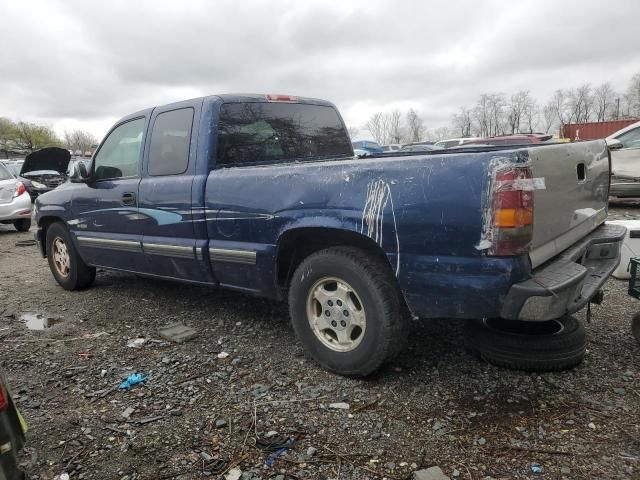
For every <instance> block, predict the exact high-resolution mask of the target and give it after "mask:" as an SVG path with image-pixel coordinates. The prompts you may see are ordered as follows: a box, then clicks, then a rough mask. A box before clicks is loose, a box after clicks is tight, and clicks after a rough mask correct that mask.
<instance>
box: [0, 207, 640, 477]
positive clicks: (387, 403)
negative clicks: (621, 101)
mask: <svg viewBox="0 0 640 480" xmlns="http://www.w3.org/2000/svg"><path fill="white" fill-rule="evenodd" d="M638 214H640V206H639V205H635V204H633V203H628V204H622V205H618V206H616V207H615V208H613V209H612V216H614V217H616V218H634V217H636V216H638ZM30 238H31V234H29V233H25V234H19V233H17V232H15V231H14V230H13V228H11V227H8V226H0V285H1V286H0V339H1V340H0V368H2V370H3V371H4V372H5V373H6V374H7V376H8V378H9V380H10V383H11V385H12V389H13V392H14V394H15V397H16V401H17V404H18V406H19V408H20V409H21V411H22V412H23V414H24V416H25V417H26V420H27V422H28V424H29V427H30V430H29V433H28V444H27V448H26V449H25V451H24V453H23V454H22V456H21V462H22V465H23V467H24V469H25V470H26V471H27V472H28V474H29V475H30V476H31V478H33V479H53V478H54V477H55V476H56V475H60V474H62V473H63V472H67V473H68V474H69V475H70V477H71V478H72V479H74V478H78V479H80V478H85V479H122V480H124V479H129V480H133V479H149V480H151V479H154V480H159V479H169V478H176V479H190V478H204V477H208V478H218V477H219V478H223V477H222V476H221V474H220V472H223V473H224V472H225V471H227V470H229V469H232V470H231V472H233V473H235V472H237V469H238V468H239V469H241V470H242V472H243V474H242V477H241V478H243V479H245V480H247V479H258V478H261V479H277V480H285V479H329V478H334V479H335V478H340V479H368V478H370V479H374V478H375V479H378V478H389V479H392V478H397V479H406V478H410V475H411V472H412V471H414V470H416V469H419V468H426V467H430V466H436V465H437V466H439V467H441V468H442V470H443V471H444V473H445V474H446V475H448V476H450V477H451V478H460V479H484V478H487V479H488V478H496V479H498V478H505V479H511V478H545V479H556V478H589V479H591V478H602V479H618V478H619V479H622V478H624V479H631V478H640V345H639V344H638V343H637V342H636V341H635V339H634V338H633V337H632V335H631V333H630V320H631V317H632V315H633V314H634V313H636V312H638V311H640V303H639V302H638V301H637V300H634V299H632V298H631V297H629V296H628V295H627V293H626V283H625V282H622V281H618V280H613V279H611V280H609V281H608V283H607V284H606V286H605V291H606V292H605V303H604V304H603V305H602V306H594V307H593V309H592V313H593V318H592V323H591V324H590V325H588V335H589V346H588V353H587V357H586V360H585V361H584V363H583V364H582V365H581V366H579V367H578V368H576V369H574V370H571V371H566V372H561V373H547V374H530V373H524V372H518V371H509V370H505V369H502V368H497V367H493V366H491V365H488V364H486V363H483V362H481V361H479V360H477V359H475V358H473V357H471V356H470V355H468V354H467V353H466V352H465V351H464V349H463V346H462V341H461V335H460V333H461V328H462V325H461V324H460V323H459V322H456V321H450V320H442V321H431V322H421V323H416V324H415V325H414V326H413V333H412V335H411V343H410V348H409V349H408V350H407V351H406V352H405V353H404V354H403V355H402V356H401V357H400V358H399V359H397V360H396V361H395V362H394V363H393V364H391V365H388V366H385V367H384V368H383V369H382V370H381V371H380V372H379V373H378V374H376V375H375V376H374V377H372V378H369V379H366V380H351V379H346V378H341V377H338V376H335V375H332V374H330V373H327V372H325V371H323V370H321V369H320V368H319V367H317V366H316V365H315V364H314V363H312V362H311V361H310V360H308V359H306V358H305V357H304V354H303V352H302V349H301V347H300V346H299V345H298V344H297V343H296V341H295V339H294V336H293V331H292V329H291V327H290V325H289V321H288V314H287V308H286V306H285V305H282V304H278V303H273V302H268V301H264V300H260V299H256V298H252V297H249V296H244V295H240V294H236V293H230V292H226V291H220V290H212V289H206V288H199V287H192V286H184V285H179V284H171V283H164V282H157V281H150V280H145V279H141V278H138V277H136V276H134V275H126V274H120V273H111V272H99V273H98V276H97V280H96V283H95V286H94V287H93V288H91V289H89V290H87V291H83V292H66V291H64V290H62V288H60V287H59V286H58V285H57V284H56V283H55V282H54V280H53V278H52V276H51V274H50V272H49V269H48V266H47V263H46V261H45V260H44V259H42V258H40V256H39V255H38V253H37V251H36V249H35V247H33V246H17V245H16V241H18V240H27V239H30ZM24 312H33V313H40V314H44V315H45V316H48V317H50V318H54V319H58V321H57V322H54V323H55V324H54V325H53V326H51V327H50V328H47V329H45V330H42V331H36V330H29V329H28V328H27V327H26V325H25V323H24V322H23V321H22V320H20V316H21V314H23V313H24ZM579 318H581V319H582V320H584V319H585V314H584V312H580V314H579ZM174 322H184V323H185V324H186V325H189V326H191V327H193V328H194V329H195V330H196V331H197V332H198V335H197V337H196V338H194V339H192V340H190V341H188V342H186V343H183V344H174V343H170V342H166V341H164V340H162V339H161V338H160V336H159V335H158V328H159V327H162V326H164V325H167V324H170V323H174ZM136 338H144V339H145V341H144V343H143V344H142V345H141V346H139V347H137V348H136V347H128V346H127V343H128V342H129V341H130V340H132V339H136ZM221 353H222V355H219V354H221ZM224 353H228V356H226V355H224ZM219 356H220V357H225V358H219ZM133 372H139V373H143V374H144V375H146V376H147V377H146V381H145V382H144V384H142V385H138V386H135V387H133V388H131V389H130V390H126V391H125V390H118V389H117V387H118V385H119V384H120V383H121V382H122V381H123V380H124V379H125V378H126V377H127V376H128V375H129V374H131V373H133ZM336 402H344V403H347V404H349V409H336V408H331V407H330V404H332V403H336ZM254 422H255V424H254ZM275 432H277V433H278V434H279V435H282V436H283V437H285V439H286V438H294V439H296V442H295V443H294V444H293V446H292V448H291V449H290V450H288V452H286V453H285V454H284V455H282V456H280V457H278V458H276V459H275V460H274V462H273V465H272V466H268V465H266V463H265V461H266V460H267V458H268V457H269V455H270V453H269V452H267V451H265V450H263V449H260V448H258V447H257V446H256V436H257V437H258V438H260V439H262V438H263V437H264V436H265V435H266V434H271V435H272V437H271V439H272V440H274V439H275V440H278V437H277V435H276V436H273V435H275ZM217 460H219V461H217ZM534 464H538V465H539V466H540V467H541V468H542V473H534V472H533V471H532V465H534Z"/></svg>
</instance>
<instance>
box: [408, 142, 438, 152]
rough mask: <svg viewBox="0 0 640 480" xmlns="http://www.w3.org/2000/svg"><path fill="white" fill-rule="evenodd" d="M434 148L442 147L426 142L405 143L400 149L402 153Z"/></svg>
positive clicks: (426, 150)
mask: <svg viewBox="0 0 640 480" xmlns="http://www.w3.org/2000/svg"><path fill="white" fill-rule="evenodd" d="M432 150H441V148H438V147H436V146H435V145H428V144H424V143H416V144H413V145H405V146H404V147H402V148H401V149H400V153H402V152H430V151H432Z"/></svg>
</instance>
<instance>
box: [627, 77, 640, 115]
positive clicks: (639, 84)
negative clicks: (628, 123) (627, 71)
mask: <svg viewBox="0 0 640 480" xmlns="http://www.w3.org/2000/svg"><path fill="white" fill-rule="evenodd" d="M627 104H628V110H629V112H628V113H629V116H631V117H636V118H637V117H640V73H636V74H635V75H634V76H633V77H632V78H631V82H630V83H629V88H628V90H627Z"/></svg>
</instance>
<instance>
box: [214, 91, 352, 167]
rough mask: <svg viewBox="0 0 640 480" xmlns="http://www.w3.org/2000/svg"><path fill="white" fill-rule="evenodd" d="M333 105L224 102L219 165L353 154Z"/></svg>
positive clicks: (218, 150) (218, 155)
mask: <svg viewBox="0 0 640 480" xmlns="http://www.w3.org/2000/svg"><path fill="white" fill-rule="evenodd" d="M352 156H353V150H352V148H351V141H350V139H349V137H348V135H347V132H346V129H345V128H344V125H343V124H342V121H341V119H340V116H339V115H338V113H337V111H336V110H335V108H333V107H330V106H325V105H313V104H305V103H275V102H274V103H261V102H247V103H225V104H222V106H221V107H220V118H219V121H218V149H217V156H216V157H217V165H219V166H226V167H231V166H239V165H247V164H256V163H262V162H276V161H290V162H295V161H308V160H314V159H322V158H330V157H349V158H350V157H352Z"/></svg>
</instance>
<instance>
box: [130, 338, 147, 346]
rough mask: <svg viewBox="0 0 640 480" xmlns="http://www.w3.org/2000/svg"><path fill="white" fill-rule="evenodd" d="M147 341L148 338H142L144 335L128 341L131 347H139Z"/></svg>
mask: <svg viewBox="0 0 640 480" xmlns="http://www.w3.org/2000/svg"><path fill="white" fill-rule="evenodd" d="M146 341H147V339H146V338H142V337H138V338H132V339H131V340H129V341H127V347H129V348H139V347H141V346H142V345H144V344H145V342H146Z"/></svg>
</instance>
